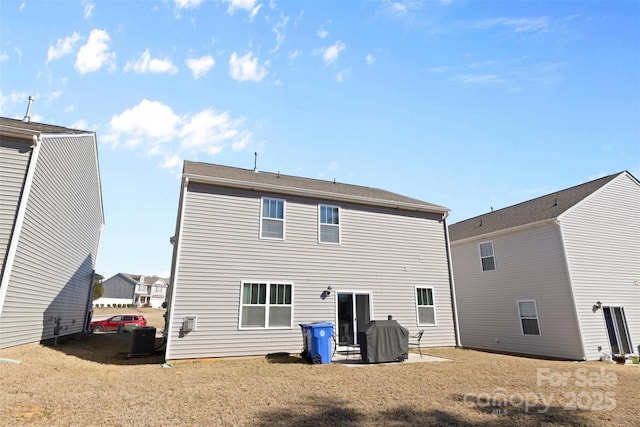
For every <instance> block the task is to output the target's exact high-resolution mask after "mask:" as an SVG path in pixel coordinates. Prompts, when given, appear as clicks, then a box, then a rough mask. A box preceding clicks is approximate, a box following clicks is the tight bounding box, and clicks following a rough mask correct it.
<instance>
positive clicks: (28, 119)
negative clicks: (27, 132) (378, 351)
mask: <svg viewBox="0 0 640 427" xmlns="http://www.w3.org/2000/svg"><path fill="white" fill-rule="evenodd" d="M35 100H36V99H35V98H34V97H33V96H31V95H29V105H27V112H26V113H25V115H24V118H23V119H22V121H23V122H25V123H31V104H33V101H35Z"/></svg>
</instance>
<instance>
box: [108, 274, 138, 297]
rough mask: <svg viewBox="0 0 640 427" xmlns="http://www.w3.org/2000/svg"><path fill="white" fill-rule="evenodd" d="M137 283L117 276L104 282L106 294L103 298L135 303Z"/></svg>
mask: <svg viewBox="0 0 640 427" xmlns="http://www.w3.org/2000/svg"><path fill="white" fill-rule="evenodd" d="M136 285H137V282H135V281H133V280H131V279H129V278H127V277H125V276H123V275H122V274H116V275H115V276H113V277H110V278H108V279H107V280H105V281H103V282H102V286H103V288H104V292H103V294H102V297H103V298H120V299H127V300H129V304H131V303H133V296H134V293H135V290H136Z"/></svg>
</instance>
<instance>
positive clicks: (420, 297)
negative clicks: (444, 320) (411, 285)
mask: <svg viewBox="0 0 640 427" xmlns="http://www.w3.org/2000/svg"><path fill="white" fill-rule="evenodd" d="M414 295H415V298H416V320H417V324H418V326H436V306H435V302H434V300H433V288H429V287H424V286H416V287H415V294H414Z"/></svg>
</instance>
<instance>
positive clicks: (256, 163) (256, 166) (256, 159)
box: [253, 151, 259, 173]
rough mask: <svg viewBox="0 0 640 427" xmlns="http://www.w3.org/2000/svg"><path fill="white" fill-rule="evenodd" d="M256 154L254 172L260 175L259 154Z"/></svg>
mask: <svg viewBox="0 0 640 427" xmlns="http://www.w3.org/2000/svg"><path fill="white" fill-rule="evenodd" d="M254 154H255V156H256V158H255V160H254V162H253V171H254V172H255V173H258V172H259V170H258V152H257V151H256V152H255V153H254Z"/></svg>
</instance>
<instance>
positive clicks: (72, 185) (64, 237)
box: [0, 116, 104, 350]
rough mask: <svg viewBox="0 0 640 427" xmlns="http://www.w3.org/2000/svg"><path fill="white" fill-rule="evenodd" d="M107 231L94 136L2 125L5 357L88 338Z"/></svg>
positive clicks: (0, 302)
mask: <svg viewBox="0 0 640 427" xmlns="http://www.w3.org/2000/svg"><path fill="white" fill-rule="evenodd" d="M103 225H104V214H103V209H102V190H101V185H100V168H99V166H98V147H97V143H96V134H95V133H94V132H90V131H85V130H78V129H70V128H66V127H61V126H54V125H47V124H42V123H34V122H31V121H30V120H29V118H28V116H26V117H25V120H24V121H21V120H15V119H8V118H4V117H0V260H1V262H2V266H1V270H0V350H2V349H6V348H9V347H15V346H19V345H22V344H30V343H35V342H39V341H41V340H46V339H49V338H54V337H56V336H61V335H69V334H74V333H78V332H82V331H84V330H86V328H87V326H88V322H89V321H90V316H91V300H92V293H93V292H92V290H93V281H94V270H95V265H96V256H97V253H98V247H99V244H100V237H101V234H102V228H103Z"/></svg>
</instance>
